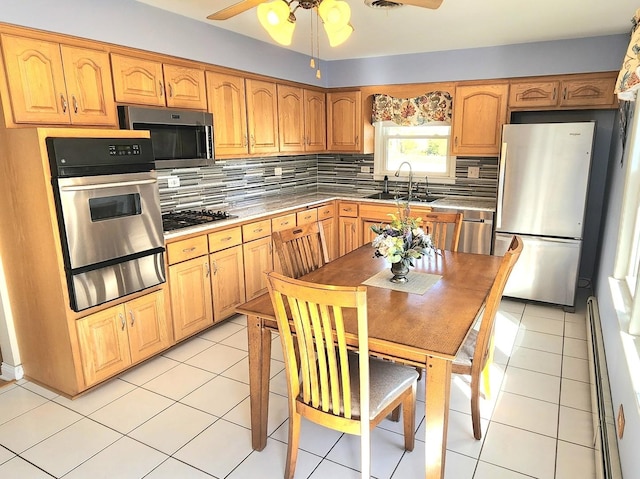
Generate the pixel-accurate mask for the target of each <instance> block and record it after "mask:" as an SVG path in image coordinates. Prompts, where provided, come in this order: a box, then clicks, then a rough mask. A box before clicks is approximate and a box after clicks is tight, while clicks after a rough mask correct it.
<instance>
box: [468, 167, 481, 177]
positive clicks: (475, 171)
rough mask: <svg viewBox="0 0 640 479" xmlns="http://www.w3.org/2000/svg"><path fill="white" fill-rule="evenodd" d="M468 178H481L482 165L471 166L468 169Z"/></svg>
mask: <svg viewBox="0 0 640 479" xmlns="http://www.w3.org/2000/svg"><path fill="white" fill-rule="evenodd" d="M467 178H480V167H479V166H470V167H469V168H468V169H467Z"/></svg>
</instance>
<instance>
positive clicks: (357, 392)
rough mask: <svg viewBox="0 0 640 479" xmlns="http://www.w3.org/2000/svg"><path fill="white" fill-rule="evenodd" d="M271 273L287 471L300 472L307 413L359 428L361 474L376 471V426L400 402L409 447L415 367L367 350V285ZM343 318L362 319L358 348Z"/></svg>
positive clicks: (351, 430)
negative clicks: (284, 392)
mask: <svg viewBox="0 0 640 479" xmlns="http://www.w3.org/2000/svg"><path fill="white" fill-rule="evenodd" d="M267 279H268V281H267V284H268V288H269V294H270V296H271V301H272V303H273V308H274V310H275V315H276V320H277V323H278V331H279V333H280V339H281V342H282V350H283V352H284V358H285V370H286V376H287V388H288V393H289V395H288V400H289V440H288V448H287V464H286V469H285V474H284V477H285V479H291V478H293V475H294V473H295V467H296V459H297V455H298V443H299V439H300V425H301V420H302V417H305V418H307V419H308V420H310V421H313V422H315V423H317V424H321V425H323V426H326V427H329V428H331V429H335V430H337V431H341V432H346V433H348V434H358V435H360V436H361V437H360V444H361V447H360V450H361V470H362V477H363V478H365V477H366V478H369V477H370V476H371V464H370V463H371V453H370V432H371V429H372V428H374V427H375V426H376V425H377V424H378V423H379V422H380V421H381V420H382V419H384V417H385V416H386V415H387V414H388V413H389V412H391V411H392V410H393V409H395V408H396V407H400V406H402V410H403V417H404V419H403V426H404V447H405V449H406V450H407V451H412V450H413V446H414V442H415V437H414V434H415V414H414V411H415V402H416V387H417V378H418V374H417V373H416V371H415V369H414V368H411V367H407V366H403V365H401V364H397V363H394V362H391V361H386V360H383V359H377V358H371V357H369V344H368V341H369V338H368V326H367V288H366V287H365V286H356V287H346V286H331V285H322V284H316V283H308V282H304V281H301V280H298V279H294V278H289V277H286V276H283V275H281V274H279V273H276V272H270V273H267ZM345 322H349V323H352V322H353V323H352V324H354V325H355V324H357V334H358V341H357V349H356V350H355V351H350V350H347V342H346V336H345ZM352 346H353V347H355V346H356V345H352Z"/></svg>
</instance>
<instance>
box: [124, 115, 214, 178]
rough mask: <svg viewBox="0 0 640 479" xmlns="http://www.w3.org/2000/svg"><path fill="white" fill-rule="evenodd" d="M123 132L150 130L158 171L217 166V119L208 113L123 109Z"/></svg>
mask: <svg viewBox="0 0 640 479" xmlns="http://www.w3.org/2000/svg"><path fill="white" fill-rule="evenodd" d="M118 119H119V121H120V128H121V129H125V130H148V131H149V132H150V134H151V143H152V145H153V154H154V156H155V162H156V168H158V169H161V168H187V167H194V166H211V165H212V164H213V159H214V154H213V115H212V114H211V113H207V112H204V111H192V110H172V109H168V108H146V107H135V106H119V107H118Z"/></svg>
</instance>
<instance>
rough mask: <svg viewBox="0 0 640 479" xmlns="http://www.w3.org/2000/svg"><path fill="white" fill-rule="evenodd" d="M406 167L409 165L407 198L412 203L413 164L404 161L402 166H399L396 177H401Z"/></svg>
mask: <svg viewBox="0 0 640 479" xmlns="http://www.w3.org/2000/svg"><path fill="white" fill-rule="evenodd" d="M404 165H407V166H408V167H409V195H408V196H407V201H411V192H412V191H413V169H412V168H411V163H409V162H408V161H403V162H402V163H400V166H398V170H397V171H396V173H395V175H394V176H395V177H396V178H397V177H399V176H400V170H401V169H402V167H403V166H404Z"/></svg>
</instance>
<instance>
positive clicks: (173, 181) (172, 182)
mask: <svg viewBox="0 0 640 479" xmlns="http://www.w3.org/2000/svg"><path fill="white" fill-rule="evenodd" d="M167 183H168V186H169V188H177V187H178V186H180V178H178V177H177V176H170V177H169V178H167Z"/></svg>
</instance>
